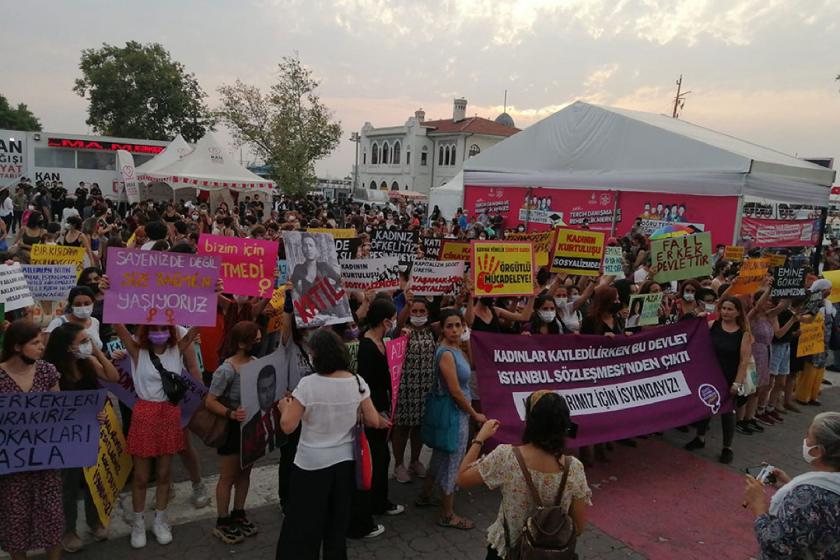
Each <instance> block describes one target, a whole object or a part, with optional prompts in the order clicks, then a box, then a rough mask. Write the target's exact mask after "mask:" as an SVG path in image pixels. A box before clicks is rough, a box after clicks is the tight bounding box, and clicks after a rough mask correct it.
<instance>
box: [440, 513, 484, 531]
mask: <svg viewBox="0 0 840 560" xmlns="http://www.w3.org/2000/svg"><path fill="white" fill-rule="evenodd" d="M455 519H457V520H458V521H455ZM437 524H438V525H440V526H441V527H446V528H448V529H460V530H462V531H469V530H470V529H474V528H475V523H473V522H472V521H470V520H469V519H467V518H466V517H457V516H455V515H450V516H448V517H441V518H440V519H438V522H437Z"/></svg>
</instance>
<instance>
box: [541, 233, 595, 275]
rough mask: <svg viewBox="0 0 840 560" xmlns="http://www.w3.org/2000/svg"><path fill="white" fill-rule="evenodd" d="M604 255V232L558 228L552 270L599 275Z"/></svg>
mask: <svg viewBox="0 0 840 560" xmlns="http://www.w3.org/2000/svg"><path fill="white" fill-rule="evenodd" d="M603 256H604V233H603V232H600V231H582V230H576V229H560V230H557V242H556V243H555V245H554V256H553V257H552V259H551V272H565V273H567V274H578V275H581V276H598V274H599V273H600V272H601V259H602V257H603Z"/></svg>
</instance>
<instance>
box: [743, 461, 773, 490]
mask: <svg viewBox="0 0 840 560" xmlns="http://www.w3.org/2000/svg"><path fill="white" fill-rule="evenodd" d="M774 470H776V467H774V466H773V465H758V466H755V467H747V468H746V469H744V472H746V473H747V474H748V475H750V476H751V477H753V478H755V479H756V480H757V481H759V482H761V483H762V484H767V485H770V484H776V475H775V474H773V471H774Z"/></svg>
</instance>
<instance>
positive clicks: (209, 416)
mask: <svg viewBox="0 0 840 560" xmlns="http://www.w3.org/2000/svg"><path fill="white" fill-rule="evenodd" d="M230 367H231V368H233V371H234V375H239V372H238V371H236V368H235V367H234V366H233V364H230ZM232 385H233V381H231V382H230V385H228V387H227V388H226V389H225V391H224V393H222V394H221V395H220V396H218V397H217V398H216V400H217V401H218V402H219V404H221V405H222V406H224V407H226V408H230V388H231V386H232ZM187 427H188V428H189V429H190V431H191V432H192V433H194V434H195V435H197V436H198V437H199V439H201V441H203V442H204V445H206V446H208V447H216V448H218V447H221V446H222V445H224V443H225V442H226V441H227V438H228V431H229V429H230V419H229V418H227V417H226V416H219V415H218V414H216V413H215V412H212V411H211V410H210V409H209V408H207V395H204V398H203V399H202V401H201V406H199V407H198V410H196V411H195V414H193V417H192V418H190V423H189V424H188V425H187Z"/></svg>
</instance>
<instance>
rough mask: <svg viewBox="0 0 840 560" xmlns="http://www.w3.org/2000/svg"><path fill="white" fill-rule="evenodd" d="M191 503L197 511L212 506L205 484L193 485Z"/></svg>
mask: <svg viewBox="0 0 840 560" xmlns="http://www.w3.org/2000/svg"><path fill="white" fill-rule="evenodd" d="M190 502H191V503H192V505H193V507H194V508H195V509H201V508H203V507H207V506H208V505H210V495H209V494H208V493H207V487H206V486H204V483H203V482H199V483H198V484H193V489H192V496H190Z"/></svg>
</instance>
